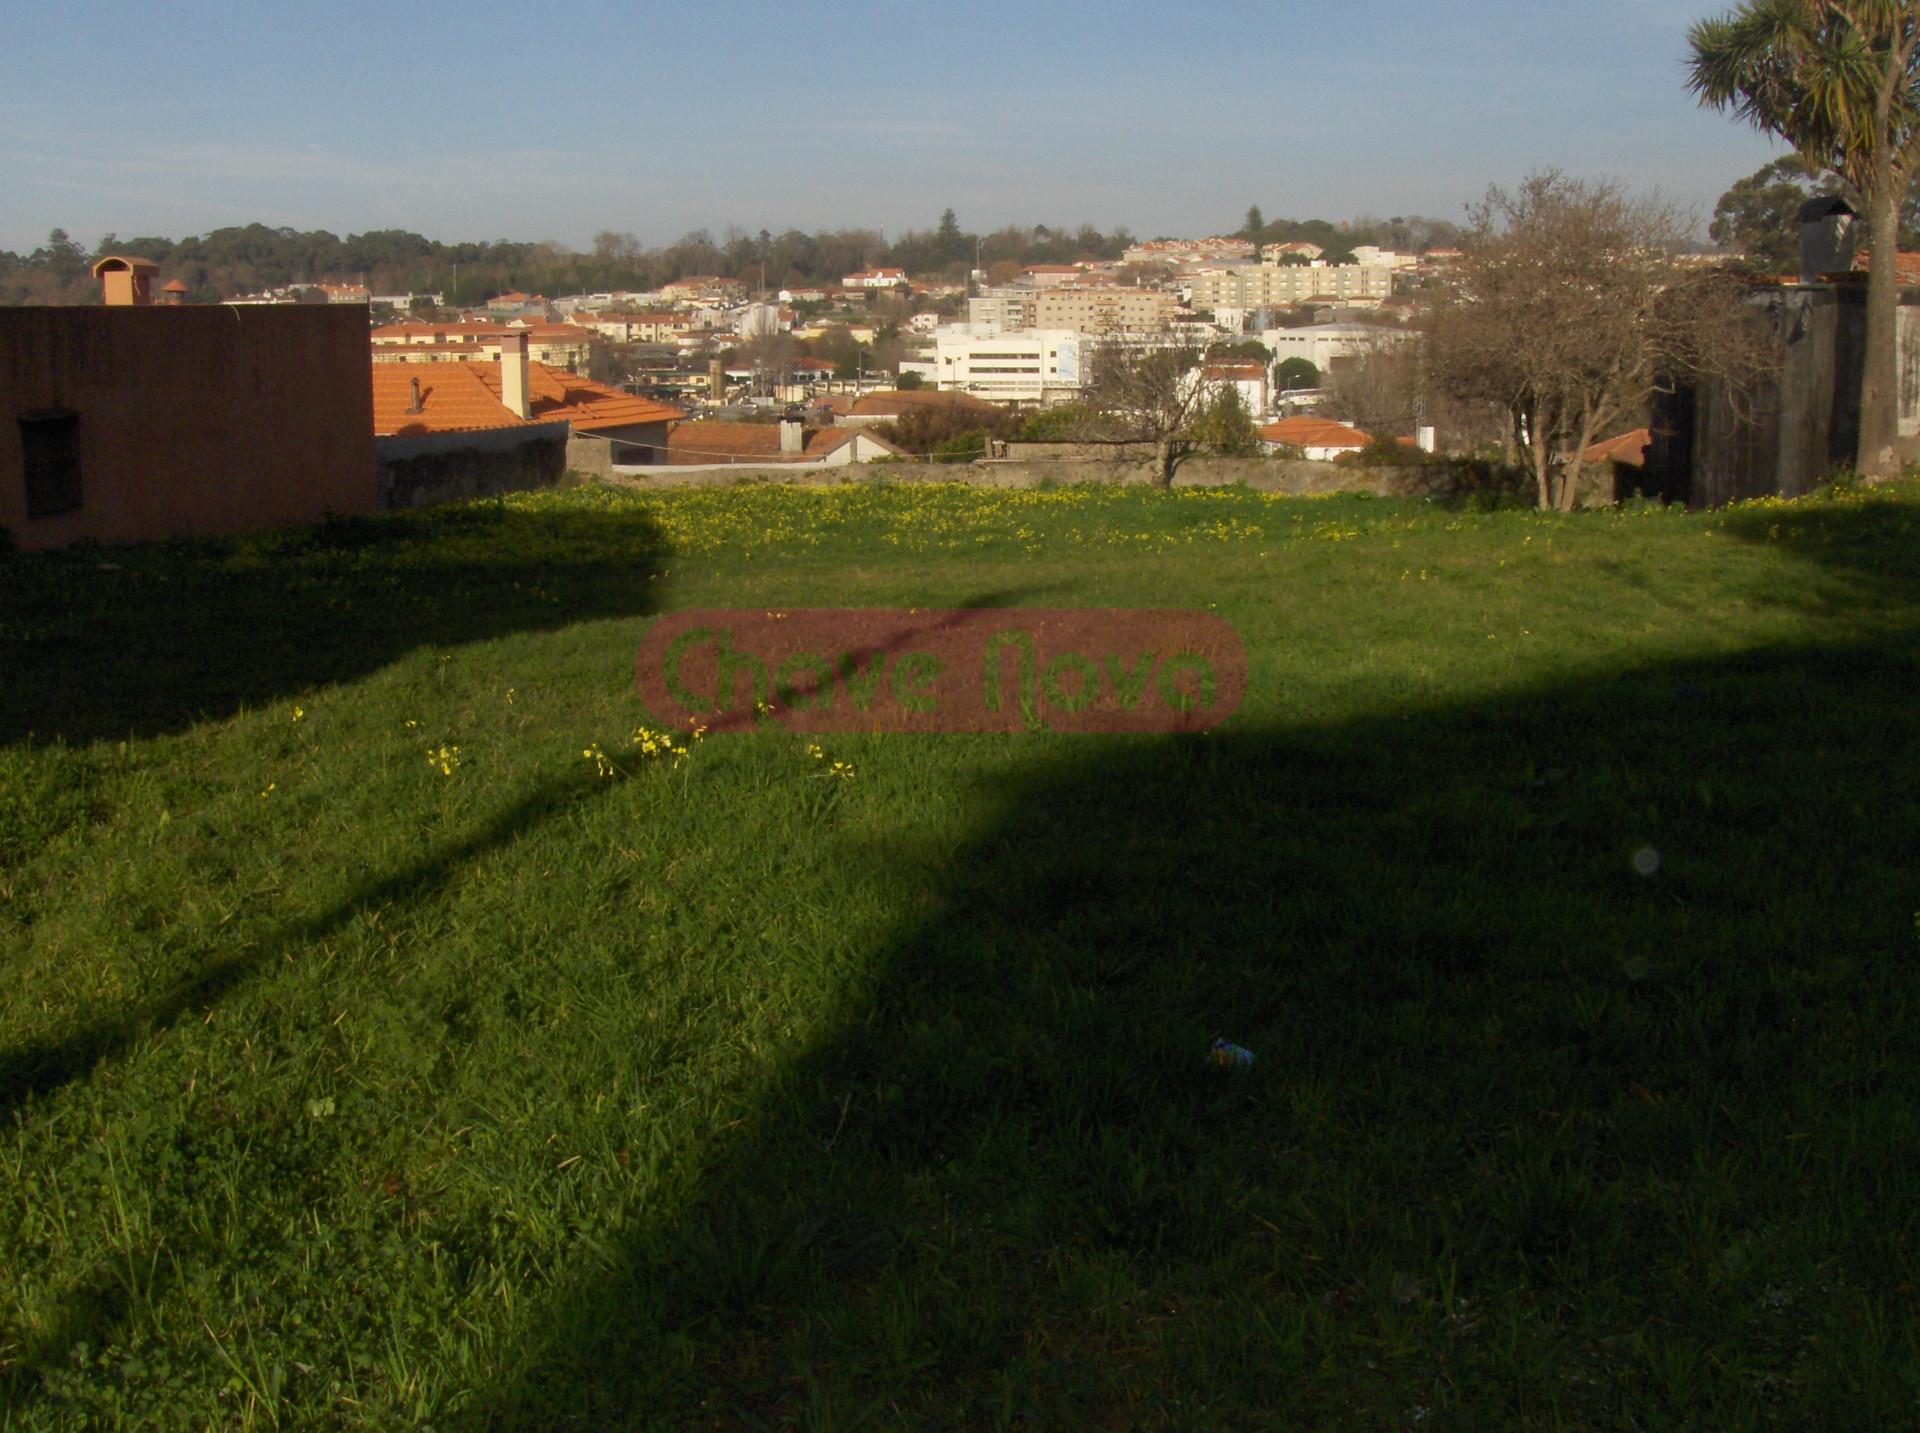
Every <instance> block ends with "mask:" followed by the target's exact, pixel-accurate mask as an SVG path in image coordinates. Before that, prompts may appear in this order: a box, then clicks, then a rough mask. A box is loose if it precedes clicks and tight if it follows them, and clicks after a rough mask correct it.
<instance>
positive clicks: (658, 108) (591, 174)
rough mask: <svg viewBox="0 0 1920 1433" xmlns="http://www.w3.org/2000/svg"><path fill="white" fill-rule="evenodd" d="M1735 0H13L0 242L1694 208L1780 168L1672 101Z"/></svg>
mask: <svg viewBox="0 0 1920 1433" xmlns="http://www.w3.org/2000/svg"><path fill="white" fill-rule="evenodd" d="M1729 3H1730V0H1711V2H1710V3H1702V0H1580V3H1568V0H1474V3H1467V0H1424V3H1416V0H1371V3H1364V4H1343V3H1340V0H1266V3H1262V4H1238V3H1200V4H1191V5H1180V4H1170V3H1145V2H1144V0H1098V3H1084V4H1064V3H1053V0H1027V3H1024V4H1013V3H1002V0H985V3H979V0H976V3H973V4H971V5H966V6H962V5H958V4H951V3H949V4H942V5H931V4H918V3H912V0H898V3H894V4H886V5H881V4H868V3H857V0H789V3H786V4H779V5H776V4H765V3H757V0H701V3H695V4H671V5H670V4H661V3H635V2H634V0H628V3H620V4H615V3H601V0H573V3H571V4H568V5H563V6H537V5H532V4H526V3H520V4H512V5H508V4H495V3H489V0H466V3H458V4H456V3H446V2H445V0H385V3H381V4H366V3H359V0H304V3H302V4H299V5H295V6H288V7H280V6H268V5H265V4H254V3H250V4H240V3H199V4H172V5H169V4H165V3H154V0H149V3H144V4H140V5H129V4H120V3H100V0H95V2H94V3H80V4H71V5H66V6H54V5H32V6H29V5H21V6H19V7H18V8H17V9H13V10H12V11H11V13H9V15H8V18H7V19H6V21H5V24H4V26H0V31H4V45H0V196H4V198H0V248H10V249H16V250H25V249H30V248H33V247H35V246H36V245H38V244H39V243H41V242H42V241H44V239H45V237H46V234H47V231H48V230H49V229H51V228H53V227H54V226H56V225H58V226H61V227H63V228H66V229H67V230H68V231H69V232H70V233H72V234H73V235H74V237H75V238H77V239H79V240H80V241H81V242H82V243H85V244H89V245H91V244H92V243H94V242H95V241H96V240H98V238H99V237H100V236H101V235H102V234H104V233H107V232H109V231H111V232H116V233H118V234H119V235H121V236H122V237H128V236H132V235H135V234H163V235H167V236H170V237H174V238H178V237H181V236H183V235H185V234H189V233H204V232H205V231H206V230H208V229H211V228H216V227H218V226H220V225H223V224H235V223H244V222H248V221H251V220H260V221H262V222H265V223H268V224H275V225H290V226H293V227H295V228H303V229H305V228H326V229H331V230H333V231H335V232H336V233H341V234H346V233H349V232H359V231H362V230H366V229H376V228H405V229H415V230H418V231H420V232H421V233H424V234H427V235H429V236H430V237H433V238H439V239H449V240H451V239H488V238H514V239H555V240H559V241H561V242H563V243H568V244H572V245H576V246H582V247H584V246H585V245H586V244H587V242H588V241H589V240H590V239H591V237H592V235H593V234H594V233H595V232H596V231H598V230H601V229H614V230H623V231H630V232H632V233H633V234H635V235H637V236H638V237H639V238H640V239H641V240H642V241H643V242H646V243H667V242H670V241H672V240H673V239H675V238H677V237H679V236H680V235H681V234H684V233H686V232H687V231H689V230H692V229H696V228H706V229H709V230H711V231H712V232H713V233H714V234H715V235H719V234H720V233H722V232H723V231H724V230H725V229H726V228H727V226H728V225H733V224H737V225H739V226H740V227H741V228H743V229H746V230H748V231H749V232H754V231H758V230H759V229H761V228H762V227H766V228H772V229H776V230H777V229H781V228H787V227H797V228H802V229H809V230H812V229H820V228H840V227H852V226H857V225H864V226H871V227H880V228H885V229H886V230H887V232H888V233H889V234H895V233H898V232H900V231H901V230H903V229H905V228H908V227H928V226H930V225H931V224H932V223H933V222H934V221H935V220H936V219H937V217H938V216H939V213H940V211H941V210H942V209H944V208H947V207H952V208H953V209H955V210H956V211H957V212H958V214H959V217H960V221H961V223H962V224H963V225H964V226H965V227H967V228H969V229H990V228H993V227H995V226H997V225H999V224H1002V223H1009V222H1013V223H1029V224H1030V223H1049V224H1080V223H1094V224H1099V225H1101V226H1102V227H1111V226H1113V225H1116V224H1125V225H1127V226H1129V227H1130V228H1132V229H1133V230H1134V232H1135V233H1136V234H1138V235H1140V236H1141V237H1152V236H1154V235H1160V234H1180V235H1198V234H1203V233H1209V232H1214V231H1218V230H1230V229H1232V228H1234V227H1236V226H1237V225H1238V224H1239V222H1240V220H1241V218H1242V216H1243V215H1244V214H1245V213H1246V209H1247V206H1248V205H1249V204H1255V203H1257V204H1259V205H1260V206H1261V208H1262V209H1263V210H1264V211H1265V213H1266V215H1267V216H1268V217H1269V218H1278V217H1282V216H1285V217H1290V218H1308V217H1322V218H1330V219H1340V218H1347V217H1351V216H1354V215H1357V214H1377V215H1393V214H1428V215H1433V216H1436V217H1440V218H1448V219H1458V218H1459V217H1461V213H1462V209H1463V206H1464V205H1465V204H1466V203H1467V201H1469V200H1470V199H1472V198H1473V197H1475V196H1476V195H1478V194H1480V193H1481V192H1483V191H1484V190H1485V188H1486V186H1487V185H1488V184H1489V183H1503V184H1507V183H1512V182H1514V181H1516V180H1518V179H1519V178H1520V177H1521V176H1522V175H1524V174H1525V173H1527V172H1528V171H1529V170H1532V169H1536V168H1540V167H1544V166H1549V165H1551V166H1557V167H1559V168H1562V169H1565V170H1568V171H1570V172H1574V173H1579V174H1584V175H1607V176H1611V177H1616V178H1621V179H1626V180H1628V181H1630V182H1633V183H1635V184H1639V185H1644V186H1648V187H1658V188H1660V189H1662V190H1663V191H1665V192H1666V193H1668V194H1670V195H1672V196H1674V197H1677V198H1679V199H1681V200H1683V201H1686V202H1688V203H1690V204H1694V205H1696V206H1698V208H1699V209H1700V211H1701V213H1702V215H1703V216H1704V215H1705V214H1707V213H1709V212H1711V209H1712V205H1713V201H1714V200H1715V198H1717V197H1718V195H1719V194H1720V193H1721V191H1723V190H1724V189H1725V188H1726V187H1727V186H1728V185H1729V184H1730V183H1731V182H1732V181H1733V180H1735V179H1737V178H1739V177H1740V176H1742V175H1744V174H1747V173H1749V172H1751V171H1752V170H1754V169H1756V168H1758V167H1759V166H1760V165H1761V164H1763V163H1765V162H1766V160H1767V159H1769V158H1770V157H1772V156H1773V155H1774V154H1775V153H1777V152H1779V150H1778V148H1777V147H1776V146H1774V145H1772V144H1770V143H1769V142H1768V141H1767V140H1765V139H1764V138H1763V137H1761V136H1759V135H1756V134H1754V133H1753V132H1751V131H1749V130H1746V129H1743V128H1742V127H1740V126H1739V125H1736V124H1735V123H1733V122H1732V121H1730V120H1728V119H1726V118H1724V117H1722V116H1719V115H1716V114H1713V113H1711V112H1708V111H1703V110H1701V109H1699V108H1698V107H1697V106H1696V105H1695V104H1694V103H1693V102H1692V101H1691V100H1690V99H1689V98H1688V97H1687V95H1686V92H1685V88H1684V84H1683V72H1682V59H1683V56H1684V54H1685V35H1686V30H1687V27H1688V25H1689V24H1690V23H1691V22H1692V21H1694V20H1696V19H1698V18H1700V17H1701V16H1703V15H1707V14H1712V13H1716V12H1719V11H1722V10H1724V9H1726V8H1728V5H1729Z"/></svg>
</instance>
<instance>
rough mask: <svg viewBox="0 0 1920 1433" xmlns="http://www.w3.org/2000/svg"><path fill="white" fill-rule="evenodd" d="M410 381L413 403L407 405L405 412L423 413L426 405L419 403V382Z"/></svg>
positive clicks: (415, 380) (416, 380) (417, 380)
mask: <svg viewBox="0 0 1920 1433" xmlns="http://www.w3.org/2000/svg"><path fill="white" fill-rule="evenodd" d="M410 381H411V382H412V384H413V402H411V403H409V404H408V405H407V411H408V412H409V413H424V412H426V411H427V407H426V404H424V403H422V402H421V401H420V380H419V379H417V378H415V379H412V380H410Z"/></svg>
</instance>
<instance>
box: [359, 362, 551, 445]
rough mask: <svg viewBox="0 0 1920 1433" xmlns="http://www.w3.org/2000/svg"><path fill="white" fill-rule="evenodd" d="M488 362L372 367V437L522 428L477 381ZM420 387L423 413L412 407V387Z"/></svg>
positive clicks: (491, 391) (494, 366) (494, 394)
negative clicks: (412, 411)
mask: <svg viewBox="0 0 1920 1433" xmlns="http://www.w3.org/2000/svg"><path fill="white" fill-rule="evenodd" d="M487 368H492V369H494V370H495V372H496V373H497V372H498V370H499V365H498V364H486V363H376V364H374V365H373V431H374V435H375V436H376V437H381V438H388V437H396V438H411V437H416V436H419V435H421V434H426V433H471V432H480V431H484V430H486V429H489V428H523V427H525V426H527V425H526V420H524V419H521V418H516V417H515V416H514V415H513V414H512V413H510V412H508V411H507V410H506V408H504V407H503V406H502V405H501V403H500V396H499V394H498V393H497V392H496V391H495V390H494V389H492V388H489V387H488V386H487V385H486V384H485V383H484V382H483V381H481V371H482V370H484V369H487ZM416 379H417V380H419V383H420V405H421V408H422V410H423V411H422V412H419V413H409V412H407V409H408V408H410V407H411V406H413V383H414V380H416Z"/></svg>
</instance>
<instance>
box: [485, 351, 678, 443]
mask: <svg viewBox="0 0 1920 1433" xmlns="http://www.w3.org/2000/svg"><path fill="white" fill-rule="evenodd" d="M467 366H471V367H472V368H474V369H476V370H477V371H478V374H479V378H480V381H481V383H483V384H485V385H486V388H487V391H488V392H489V393H491V394H492V395H493V397H494V400H495V401H496V402H498V401H499V397H500V365H499V364H497V363H476V364H472V365H467ZM527 407H528V408H529V409H531V410H532V412H533V421H534V422H536V423H553V422H557V421H558V420H559V419H562V418H564V419H566V420H567V421H568V422H570V423H572V424H573V427H574V431H575V432H577V433H592V432H597V431H599V430H600V429H603V428H631V427H634V426H635V425H637V424H641V423H674V422H678V421H679V420H680V419H682V418H685V417H686V416H687V415H686V414H685V413H683V412H682V411H681V410H680V409H678V408H675V407H674V406H673V405H672V404H670V403H658V402H655V401H654V400H653V399H651V398H636V397H635V396H634V395H633V394H631V393H622V392H621V391H620V390H619V389H618V388H609V387H608V386H607V385H606V384H604V383H595V382H593V381H592V380H590V379H586V378H579V377H576V376H575V375H574V374H571V373H566V372H563V371H562V370H560V369H558V368H549V367H548V366H547V365H546V364H544V363H534V362H531V361H529V362H528V364H527Z"/></svg>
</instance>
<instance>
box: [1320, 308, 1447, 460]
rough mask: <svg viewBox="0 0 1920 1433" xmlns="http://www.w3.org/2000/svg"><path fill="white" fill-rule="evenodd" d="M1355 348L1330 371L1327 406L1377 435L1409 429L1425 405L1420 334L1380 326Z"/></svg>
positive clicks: (1359, 426) (1415, 423) (1355, 424)
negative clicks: (1344, 360) (1346, 358)
mask: <svg viewBox="0 0 1920 1433" xmlns="http://www.w3.org/2000/svg"><path fill="white" fill-rule="evenodd" d="M1358 347H1359V352H1357V353H1354V354H1352V355H1350V357H1349V360H1348V361H1347V362H1346V363H1345V364H1343V365H1341V366H1339V367H1336V368H1335V369H1333V370H1332V376H1331V379H1330V381H1329V388H1330V389H1331V392H1330V393H1329V394H1328V406H1329V407H1330V408H1331V409H1332V410H1333V414H1334V416H1335V417H1336V418H1344V419H1346V420H1347V421H1349V422H1351V423H1352V424H1353V425H1354V426H1355V427H1357V428H1359V429H1361V430H1362V431H1364V432H1368V433H1372V434H1373V435H1375V436H1376V437H1388V436H1391V435H1393V434H1396V433H1411V432H1412V431H1413V430H1414V428H1415V427H1416V426H1417V424H1418V423H1419V421H1420V416H1421V412H1422V409H1423V406H1424V405H1423V402H1422V399H1423V394H1422V392H1421V385H1422V382H1423V379H1424V373H1423V367H1424V365H1423V362H1422V356H1421V352H1420V337H1419V335H1416V334H1410V333H1407V332H1405V331H1398V332H1396V331H1395V330H1393V329H1388V328H1380V329H1375V330H1373V331H1372V332H1370V333H1368V334H1367V336H1366V337H1365V338H1364V339H1362V340H1360V342H1359V345H1358Z"/></svg>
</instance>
